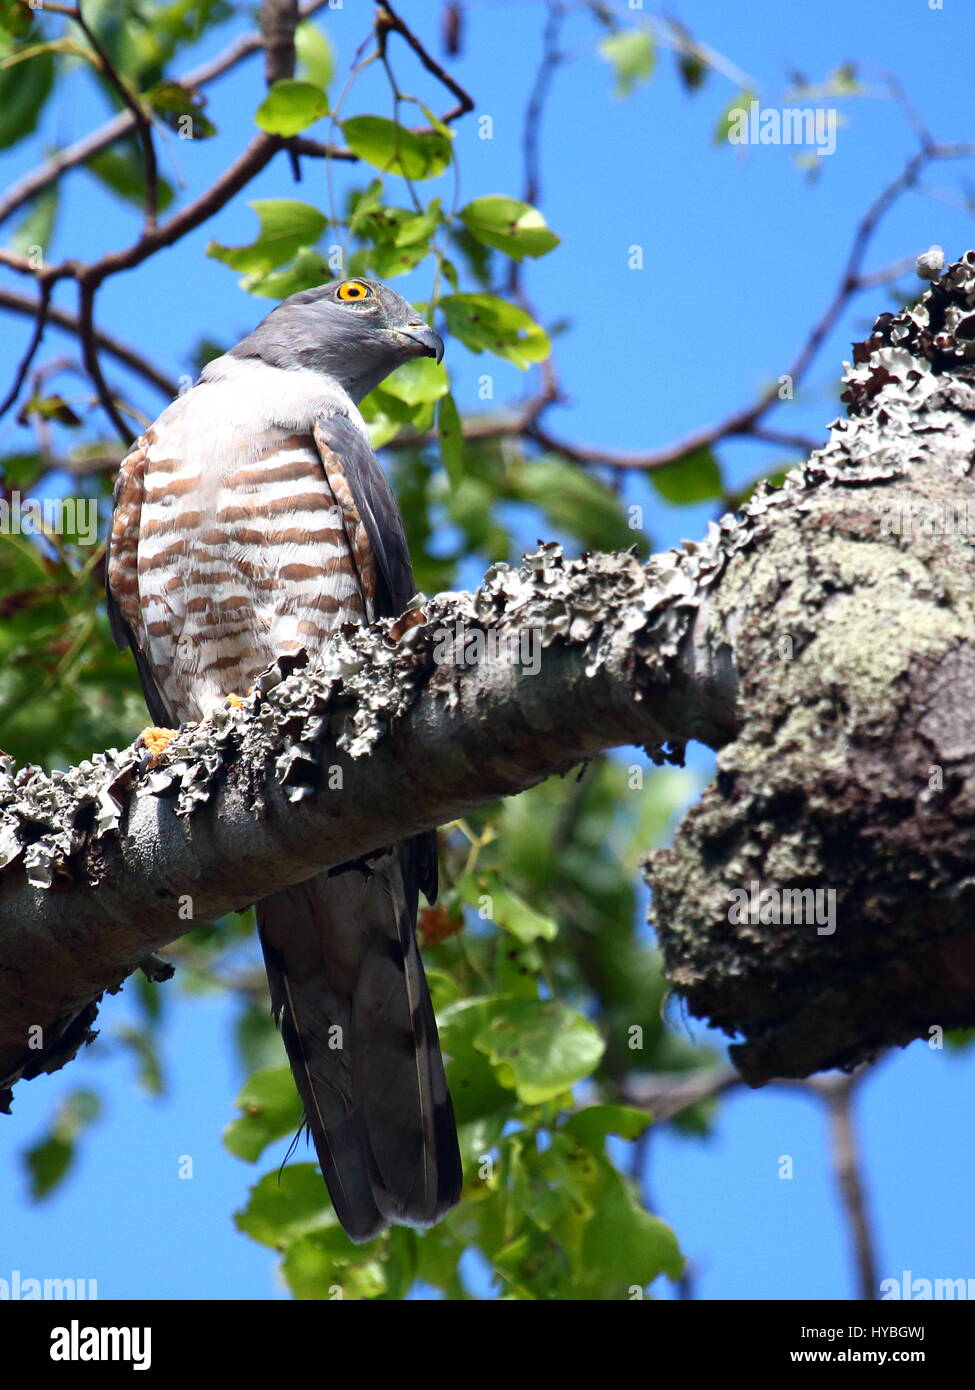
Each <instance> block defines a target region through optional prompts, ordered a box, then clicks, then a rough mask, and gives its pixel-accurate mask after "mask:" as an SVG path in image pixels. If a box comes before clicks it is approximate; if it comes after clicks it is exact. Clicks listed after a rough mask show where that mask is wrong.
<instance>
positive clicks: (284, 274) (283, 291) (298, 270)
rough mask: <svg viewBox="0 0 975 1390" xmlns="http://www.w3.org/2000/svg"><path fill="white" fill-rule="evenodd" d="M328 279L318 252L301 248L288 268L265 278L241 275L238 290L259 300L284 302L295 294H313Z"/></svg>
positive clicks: (275, 271) (309, 248) (330, 276)
mask: <svg viewBox="0 0 975 1390" xmlns="http://www.w3.org/2000/svg"><path fill="white" fill-rule="evenodd" d="M331 278H332V272H331V271H330V270H329V268H328V263H327V262H326V260H325V258H324V257H323V256H322V254H321V252H320V251H316V250H314V249H313V248H312V247H309V246H303V247H301V249H300V250H299V252H298V254H297V255H296V256H295V258H294V260H293V261H292V262H291V264H290V265H288V266H285V267H284V269H283V270H271V271H268V272H267V273H266V274H257V275H245V276H244V278H243V280H242V281H241V287H242V288H243V289H245V290H246V291H247V293H248V294H254V295H257V296H259V297H260V298H261V299H287V298H288V296H289V295H292V294H297V293H298V291H299V290H313V289H315V288H316V287H317V286H318V285H324V284H325V283H326V282H327V281H328V280H330V279H331Z"/></svg>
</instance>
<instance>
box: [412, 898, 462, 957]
mask: <svg viewBox="0 0 975 1390" xmlns="http://www.w3.org/2000/svg"><path fill="white" fill-rule="evenodd" d="M463 925H464V918H463V915H462V914H461V913H459V912H457V913H453V912H449V911H448V910H447V908H445V907H442V906H437V907H425V908H423V910H422V911H421V912H420V916H419V919H418V921H417V930H418V933H419V937H420V945H421V946H422V947H423V948H424V949H426V948H427V947H429V946H439V945H440V943H441V941H446V940H447V938H448V936H456V934H457V932H459V931H460V929H461V927H462V926H463Z"/></svg>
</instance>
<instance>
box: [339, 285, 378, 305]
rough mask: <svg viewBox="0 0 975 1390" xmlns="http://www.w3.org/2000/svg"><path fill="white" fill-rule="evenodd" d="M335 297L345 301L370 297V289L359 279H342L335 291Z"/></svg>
mask: <svg viewBox="0 0 975 1390" xmlns="http://www.w3.org/2000/svg"><path fill="white" fill-rule="evenodd" d="M335 298H336V299H342V300H345V301H346V302H348V301H349V300H350V299H371V298H372V290H371V289H370V288H369V286H368V285H365V284H363V282H362V281H361V280H344V281H343V282H342V284H341V285H339V287H338V289H337V290H336V291H335Z"/></svg>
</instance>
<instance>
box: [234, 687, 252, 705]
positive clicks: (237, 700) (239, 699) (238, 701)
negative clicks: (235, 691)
mask: <svg viewBox="0 0 975 1390" xmlns="http://www.w3.org/2000/svg"><path fill="white" fill-rule="evenodd" d="M253 694H254V687H253V686H251V688H250V689H249V690H248V692H247V694H246V695H228V696H227V704H228V705H229V706H230V708H231V709H240V707H241V705H242V704H244V703H245V701H247V700H249V699H250V697H251V696H252V695H253Z"/></svg>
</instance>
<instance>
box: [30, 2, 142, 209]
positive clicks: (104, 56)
mask: <svg viewBox="0 0 975 1390" xmlns="http://www.w3.org/2000/svg"><path fill="white" fill-rule="evenodd" d="M44 9H45V10H48V11H51V12H53V13H54V14H60V15H64V16H65V18H66V19H70V20H73V21H74V23H75V24H77V26H78V28H79V29H80V30H81V31H82V33H83V34H84V36H85V38H86V39H87V40H88V42H89V44H90V45H91V48H92V51H93V52H94V54H95V56H96V57H97V59H98V62H99V64H100V66H101V69H102V71H103V72H104V74H105V76H106V77H107V78H108V80H109V82H110V83H111V85H112V86H113V87H114V89H115V91H116V92H117V93H118V96H119V99H120V101H121V102H122V104H123V105H124V106H127V107H128V109H129V111H130V113H131V115H132V120H133V123H134V125H135V127H136V129H137V130H138V132H139V139H140V141H141V142H142V157H143V160H144V161H145V170H146V228H147V229H151V228H152V227H154V226H155V225H156V217H157V215H158V211H159V175H158V170H157V168H156V147H155V145H154V144H153V140H152V122H151V121H150V119H149V117H148V116H147V115H146V111H145V108H144V106H143V105H142V103H141V102H140V101H139V100H138V98H137V97H136V96H135V95H134V94H133V93H132V92H130V91H129V88H128V86H127V85H126V83H125V82H123V81H122V78H121V77H120V76H119V74H118V73H117V72H116V71H115V67H114V65H113V63H112V60H111V58H110V57H109V55H108V53H107V52H106V50H105V47H104V45H103V44H102V43H101V41H100V39H99V37H98V35H97V34H96V33H95V31H94V30H93V29H92V27H91V25H90V24H89V23H88V21H87V20H86V19H85V17H84V15H83V14H82V12H81V0H78V4H77V5H60V4H56V3H54V0H45V3H44Z"/></svg>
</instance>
